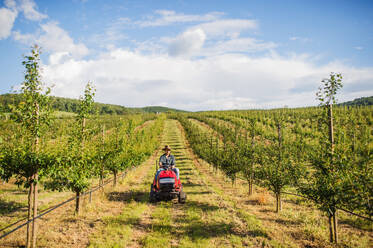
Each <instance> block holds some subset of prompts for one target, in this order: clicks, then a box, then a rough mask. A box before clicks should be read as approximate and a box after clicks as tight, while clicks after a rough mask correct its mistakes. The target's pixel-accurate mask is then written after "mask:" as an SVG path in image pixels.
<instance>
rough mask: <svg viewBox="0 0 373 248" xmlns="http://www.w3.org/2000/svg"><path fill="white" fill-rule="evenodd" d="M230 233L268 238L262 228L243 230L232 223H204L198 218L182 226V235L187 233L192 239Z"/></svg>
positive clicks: (221, 235) (222, 235)
mask: <svg viewBox="0 0 373 248" xmlns="http://www.w3.org/2000/svg"><path fill="white" fill-rule="evenodd" d="M232 234H233V235H236V236H239V237H247V236H250V237H264V238H268V235H267V233H266V232H265V231H263V230H260V229H254V230H243V229H239V228H237V227H236V226H235V225H234V224H233V223H224V222H214V223H209V224H206V223H204V222H202V221H199V220H198V221H192V222H191V223H190V224H189V225H188V226H186V227H184V235H188V236H189V237H190V238H191V239H192V240H198V239H201V238H203V239H208V238H214V237H224V236H226V235H232Z"/></svg>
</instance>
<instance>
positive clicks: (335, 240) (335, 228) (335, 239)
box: [333, 210, 338, 243]
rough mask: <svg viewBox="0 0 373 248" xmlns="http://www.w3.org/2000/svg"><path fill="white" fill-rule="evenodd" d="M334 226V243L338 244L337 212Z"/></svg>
mask: <svg viewBox="0 0 373 248" xmlns="http://www.w3.org/2000/svg"><path fill="white" fill-rule="evenodd" d="M333 226H334V242H335V243H338V219H337V210H335V212H334V214H333Z"/></svg>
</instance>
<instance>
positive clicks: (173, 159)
mask: <svg viewBox="0 0 373 248" xmlns="http://www.w3.org/2000/svg"><path fill="white" fill-rule="evenodd" d="M175 165H176V162H175V156H174V155H172V160H171V166H172V167H175Z"/></svg>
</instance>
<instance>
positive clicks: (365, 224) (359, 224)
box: [338, 216, 372, 231]
mask: <svg viewBox="0 0 373 248" xmlns="http://www.w3.org/2000/svg"><path fill="white" fill-rule="evenodd" d="M338 222H339V224H347V225H350V226H352V227H355V228H357V229H360V230H364V231H372V222H370V221H368V220H363V219H360V218H356V217H350V218H345V217H342V216H341V217H339V220H338Z"/></svg>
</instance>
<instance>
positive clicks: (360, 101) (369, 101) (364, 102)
mask: <svg viewBox="0 0 373 248" xmlns="http://www.w3.org/2000/svg"><path fill="white" fill-rule="evenodd" d="M339 105H342V106H369V105H373V96H367V97H360V98H356V99H354V100H352V101H348V102H343V103H340V104H339Z"/></svg>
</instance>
